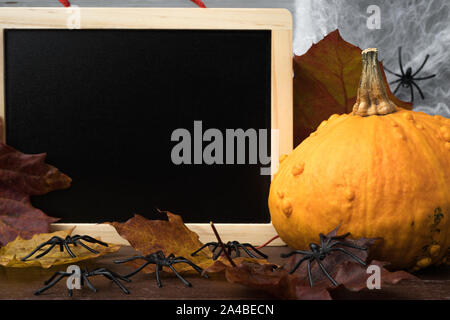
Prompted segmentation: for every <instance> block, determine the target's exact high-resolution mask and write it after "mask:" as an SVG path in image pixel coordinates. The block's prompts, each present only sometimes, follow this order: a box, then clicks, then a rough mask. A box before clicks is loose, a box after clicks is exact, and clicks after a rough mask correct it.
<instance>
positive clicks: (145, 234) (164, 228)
mask: <svg viewBox="0 0 450 320" xmlns="http://www.w3.org/2000/svg"><path fill="white" fill-rule="evenodd" d="M161 213H162V214H166V215H167V218H168V221H165V220H149V219H146V218H144V217H143V216H140V215H138V214H135V215H134V217H133V218H131V219H129V220H128V221H126V222H125V223H119V222H108V223H109V224H111V225H112V226H114V228H116V230H117V232H118V233H119V234H120V236H121V237H123V238H125V239H127V240H128V242H130V244H131V246H132V247H133V248H135V249H136V250H138V251H140V252H141V253H142V254H143V255H148V254H151V253H155V252H157V251H159V250H161V251H162V252H164V254H165V255H166V256H168V255H169V254H171V253H173V254H174V255H176V256H183V257H185V258H187V259H189V260H191V261H192V262H194V263H195V264H197V265H198V266H200V267H202V268H204V267H206V266H209V265H211V264H212V263H213V260H212V258H211V252H210V250H209V249H208V248H205V249H203V250H202V251H200V252H198V253H197V254H196V255H195V256H191V253H192V252H194V251H195V250H197V249H198V248H200V247H201V246H202V245H203V243H201V242H200V240H199V237H198V234H196V233H195V232H193V231H191V230H189V229H188V227H186V225H185V224H184V223H183V219H182V218H181V217H180V216H179V215H176V214H173V213H170V212H162V211H161ZM128 265H130V266H132V267H139V266H140V265H142V261H139V260H137V261H131V262H129V263H128ZM174 267H175V268H176V270H177V271H180V272H181V271H190V270H191V269H192V268H191V267H190V266H189V265H185V264H176V265H174ZM154 271H155V266H154V265H149V266H148V267H146V268H144V269H143V272H146V273H153V272H154Z"/></svg>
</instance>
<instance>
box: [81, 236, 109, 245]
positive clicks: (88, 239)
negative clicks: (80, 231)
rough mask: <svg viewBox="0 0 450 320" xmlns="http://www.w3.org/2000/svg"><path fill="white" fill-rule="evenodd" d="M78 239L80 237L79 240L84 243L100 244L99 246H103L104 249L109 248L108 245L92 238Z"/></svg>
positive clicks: (82, 237) (83, 237)
mask: <svg viewBox="0 0 450 320" xmlns="http://www.w3.org/2000/svg"><path fill="white" fill-rule="evenodd" d="M78 237H79V239H81V240H84V241H87V242H90V243H98V244H100V245H102V246H104V247H107V246H108V244H107V243H106V242H103V241H100V240H97V239H95V238H92V237H90V236H78Z"/></svg>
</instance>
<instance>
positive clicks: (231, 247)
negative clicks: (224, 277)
mask: <svg viewBox="0 0 450 320" xmlns="http://www.w3.org/2000/svg"><path fill="white" fill-rule="evenodd" d="M209 246H214V249H213V250H212V252H213V260H217V258H218V257H220V255H221V254H222V252H223V250H222V247H220V249H219V251H218V252H217V253H216V254H214V251H216V249H217V248H218V247H219V246H220V245H219V243H217V242H208V243H206V244H204V245H203V246H202V247H201V248H199V249H198V250H196V251H194V252H192V253H191V256H194V255H195V254H196V253H197V252H199V251H201V250H202V249H203V248H206V247H209ZM247 247H248V248H250V249H252V250H253V251H255V252H256V253H257V254H259V255H260V256H261V257H263V258H264V259H267V255H265V254H264V253H262V252H261V251H259V250H258V249H256V248H255V247H254V246H252V245H251V244H250V243H239V242H238V241H228V242H227V243H226V244H225V249H227V250H228V255H229V256H230V257H231V253H232V252H233V251H236V256H237V257H240V255H241V253H240V250H239V249H242V250H244V251H245V253H247V254H248V256H249V257H251V258H256V255H254V254H253V253H252V252H251V251H250V250H248V248H247Z"/></svg>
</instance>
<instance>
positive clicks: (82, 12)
mask: <svg viewBox="0 0 450 320" xmlns="http://www.w3.org/2000/svg"><path fill="white" fill-rule="evenodd" d="M75 15H78V17H80V20H79V26H77V27H79V28H80V29H209V30H214V29H217V30H233V29H234V30H271V34H272V37H271V38H272V47H271V55H272V58H271V88H272V89H271V126H272V129H277V130H278V133H277V135H278V138H275V139H274V138H272V140H271V141H272V145H271V150H272V166H271V170H272V174H273V173H274V172H275V171H276V169H277V166H278V158H279V155H282V154H288V153H290V152H291V151H292V147H293V111H292V97H293V96H292V17H291V14H290V12H289V11H288V10H285V9H200V8H190V9H186V8H79V7H71V8H0V46H1V48H0V117H1V120H2V123H3V119H4V116H5V105H4V101H5V96H4V48H3V46H4V40H3V34H4V33H3V31H4V29H20V28H22V29H35V28H36V29H39V28H42V29H66V28H73V27H74V17H75ZM0 134H1V137H0V138H1V140H2V141H4V140H5V127H4V125H3V126H2V128H1V129H0ZM277 150H278V152H276V151H277ZM187 225H188V227H189V228H190V229H191V230H193V231H195V232H197V233H198V234H199V236H200V240H201V241H203V242H207V241H214V239H215V238H214V235H213V233H212V232H211V227H210V226H209V224H187ZM73 227H75V228H76V230H74V232H76V233H79V234H89V235H92V236H96V237H101V238H102V239H103V240H104V241H107V242H110V243H118V244H125V245H127V244H128V242H127V241H126V240H125V239H123V238H121V237H120V236H119V235H118V233H117V232H116V231H115V229H114V228H113V227H112V226H110V225H107V224H91V223H78V224H71V223H64V224H62V223H56V224H53V225H52V230H54V231H56V230H62V229H69V228H73ZM216 227H217V229H218V231H219V232H220V234H221V235H222V237H223V238H224V240H236V239H238V240H239V241H241V242H251V243H254V244H260V243H263V242H265V241H266V240H268V239H269V238H270V237H272V236H273V235H275V234H276V231H275V229H274V228H273V226H272V224H270V223H266V224H231V223H230V224H227V223H222V224H217V225H216ZM280 244H283V242H282V241H281V240H279V239H278V240H276V241H274V242H272V245H280Z"/></svg>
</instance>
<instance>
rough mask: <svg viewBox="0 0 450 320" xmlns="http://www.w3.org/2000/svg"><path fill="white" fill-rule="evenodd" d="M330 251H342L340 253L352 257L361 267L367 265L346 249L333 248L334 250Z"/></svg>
mask: <svg viewBox="0 0 450 320" xmlns="http://www.w3.org/2000/svg"><path fill="white" fill-rule="evenodd" d="M330 251H340V252H342V253H345V254H346V255H348V256H350V257H352V258H353V260H355V261H356V262H358V263H359V264H360V265H362V266H364V267H365V266H366V265H367V264H366V263H365V262H364V261H362V260H361V259H360V258H358V257H357V256H355V255H354V254H353V253H351V252H349V251H347V250H345V249H343V248H333V249H330Z"/></svg>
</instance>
